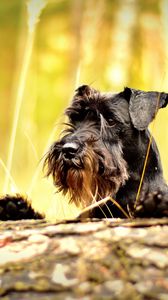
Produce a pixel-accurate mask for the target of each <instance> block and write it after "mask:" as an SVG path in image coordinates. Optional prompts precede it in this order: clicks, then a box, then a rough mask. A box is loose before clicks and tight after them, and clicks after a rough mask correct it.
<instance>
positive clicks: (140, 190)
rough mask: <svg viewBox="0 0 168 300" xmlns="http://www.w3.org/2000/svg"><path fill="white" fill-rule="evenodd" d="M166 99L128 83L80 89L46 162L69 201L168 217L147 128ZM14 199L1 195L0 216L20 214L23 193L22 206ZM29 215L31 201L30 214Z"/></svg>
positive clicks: (116, 212)
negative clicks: (111, 89)
mask: <svg viewBox="0 0 168 300" xmlns="http://www.w3.org/2000/svg"><path fill="white" fill-rule="evenodd" d="M167 103H168V94H166V93H158V92H143V91H140V90H135V89H130V88H125V89H124V91H123V92H121V93H116V94H112V93H100V92H98V91H97V90H95V89H93V88H91V87H89V86H87V85H84V86H81V87H79V88H78V89H77V91H76V93H75V95H74V98H73V101H72V104H71V106H70V107H69V108H68V109H67V110H66V115H67V116H68V119H69V122H68V124H67V126H66V130H65V131H64V132H63V137H62V138H61V139H60V140H59V141H56V142H55V143H54V144H53V145H52V146H51V148H50V149H49V151H48V153H47V154H46V158H45V163H44V166H45V167H46V170H47V176H49V175H52V176H53V181H54V184H55V185H56V186H57V188H58V189H59V190H60V191H62V192H63V193H64V194H66V193H68V194H69V198H70V201H71V202H74V203H75V204H76V205H80V206H82V207H83V208H85V207H87V208H86V209H84V212H83V213H82V214H81V216H80V217H98V218H101V217H121V218H122V217H126V216H128V217H129V216H131V217H132V216H133V217H136V216H137V217H163V216H168V187H167V185H166V183H165V181H164V179H163V173H162V167H161V162H160V156H159V152H158V149H157V146H156V143H155V141H154V139H152V140H151V137H150V133H149V131H148V129H147V127H148V125H149V123H150V122H151V121H152V120H153V119H154V117H155V115H156V113H157V111H158V109H159V108H162V107H165V106H166V105H167ZM151 141H152V142H151ZM150 142H151V143H150ZM147 149H148V150H147ZM147 154H148V155H147ZM145 161H146V162H147V163H146V165H145V168H144V164H145ZM144 171H145V172H144ZM142 175H144V176H142ZM15 198H16V197H14V198H12V197H9V196H7V197H6V198H4V197H3V200H4V201H3V202H0V219H2V217H1V215H2V214H1V209H2V213H3V219H7V218H10V219H12V218H14V219H17V218H18V217H17V216H18V215H19V217H20V218H21V216H20V213H19V214H18V213H16V212H17V209H18V210H19V211H20V207H22V202H23V204H24V199H22V198H19V203H20V207H19V205H18V198H17V199H15ZM102 199H103V200H102ZM99 200H100V201H99ZM5 201H6V202H5ZM1 203H3V207H1V206H2V205H1ZM5 203H6V204H5ZM90 205H91V206H90ZM6 211H7V213H8V217H6ZM24 211H25V209H24ZM23 217H24V218H25V214H24V216H23ZM31 217H32V211H31V207H30V206H29V209H28V211H27V216H26V218H31ZM35 217H37V218H38V217H39V218H41V217H42V216H41V215H40V214H38V213H36V214H35Z"/></svg>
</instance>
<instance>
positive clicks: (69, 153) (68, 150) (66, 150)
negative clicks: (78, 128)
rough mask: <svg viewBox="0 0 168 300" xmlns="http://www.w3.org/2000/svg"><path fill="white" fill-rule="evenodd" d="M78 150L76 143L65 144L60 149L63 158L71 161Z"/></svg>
mask: <svg viewBox="0 0 168 300" xmlns="http://www.w3.org/2000/svg"><path fill="white" fill-rule="evenodd" d="M78 149H79V146H78V144H77V143H74V142H73V143H66V144H64V145H63V147H62V152H63V154H64V157H65V158H67V159H72V158H74V157H75V155H76V153H77V151H78Z"/></svg>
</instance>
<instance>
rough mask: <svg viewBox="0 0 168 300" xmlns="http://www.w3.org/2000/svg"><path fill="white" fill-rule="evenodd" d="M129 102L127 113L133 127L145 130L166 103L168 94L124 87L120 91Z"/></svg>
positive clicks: (167, 102)
mask: <svg viewBox="0 0 168 300" xmlns="http://www.w3.org/2000/svg"><path fill="white" fill-rule="evenodd" d="M122 95H123V96H124V98H125V99H126V100H127V101H128V103H129V114H130V117H131V121H132V123H133V125H134V127H135V128H136V129H138V130H145V129H146V128H147V127H148V125H149V123H150V122H151V121H152V120H153V119H154V118H155V116H156V113H157V111H158V109H159V108H162V107H165V106H166V105H167V104H168V94H166V93H159V92H144V91H140V90H135V89H131V88H128V87H126V88H125V89H124V91H123V93H122Z"/></svg>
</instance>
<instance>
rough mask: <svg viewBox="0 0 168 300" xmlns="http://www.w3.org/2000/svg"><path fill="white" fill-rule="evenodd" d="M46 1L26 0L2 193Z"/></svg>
mask: <svg viewBox="0 0 168 300" xmlns="http://www.w3.org/2000/svg"><path fill="white" fill-rule="evenodd" d="M46 3H47V1H46V0H29V1H28V2H27V11H28V35H27V41H26V45H25V52H24V55H23V61H22V67H21V70H20V76H19V80H18V90H17V93H16V104H15V110H14V115H13V123H12V130H11V136H10V141H9V150H8V157H7V165H6V168H7V170H8V172H6V177H5V182H4V188H3V192H4V193H7V191H8V187H9V180H10V178H9V174H10V173H11V168H12V161H13V153H14V147H15V141H16V133H17V127H18V121H19V115H20V110H21V106H22V102H23V96H24V90H25V86H26V78H27V73H28V69H29V64H30V60H31V54H32V49H33V42H34V36H35V28H36V24H37V22H38V21H39V16H40V13H41V11H42V9H43V8H44V7H45V5H46Z"/></svg>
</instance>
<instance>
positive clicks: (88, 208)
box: [78, 196, 130, 219]
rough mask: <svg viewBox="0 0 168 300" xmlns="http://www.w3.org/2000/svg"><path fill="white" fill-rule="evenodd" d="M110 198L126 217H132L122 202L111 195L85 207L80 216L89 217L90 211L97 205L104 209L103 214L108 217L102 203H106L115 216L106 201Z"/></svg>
mask: <svg viewBox="0 0 168 300" xmlns="http://www.w3.org/2000/svg"><path fill="white" fill-rule="evenodd" d="M108 200H110V201H111V202H112V203H114V205H116V206H117V207H118V208H119V209H120V210H121V211H122V213H123V214H124V216H125V217H126V218H128V219H130V216H129V215H128V214H127V213H126V212H125V210H124V209H123V208H122V207H121V206H120V204H119V203H118V202H117V201H116V200H114V199H113V198H112V197H110V196H108V197H106V198H104V199H102V200H100V201H98V202H95V203H93V204H91V205H89V206H88V207H86V208H85V209H83V210H82V212H81V213H80V214H79V216H78V218H86V217H89V212H90V211H92V210H93V209H94V208H96V207H99V208H100V210H101V211H102V213H103V215H104V216H105V218H107V216H106V214H105V212H104V211H103V209H102V207H101V206H102V205H105V206H106V207H107V208H108V210H109V212H110V214H111V216H112V218H113V215H112V213H111V211H110V209H109V207H108V206H107V204H106V202H107V201H108Z"/></svg>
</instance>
